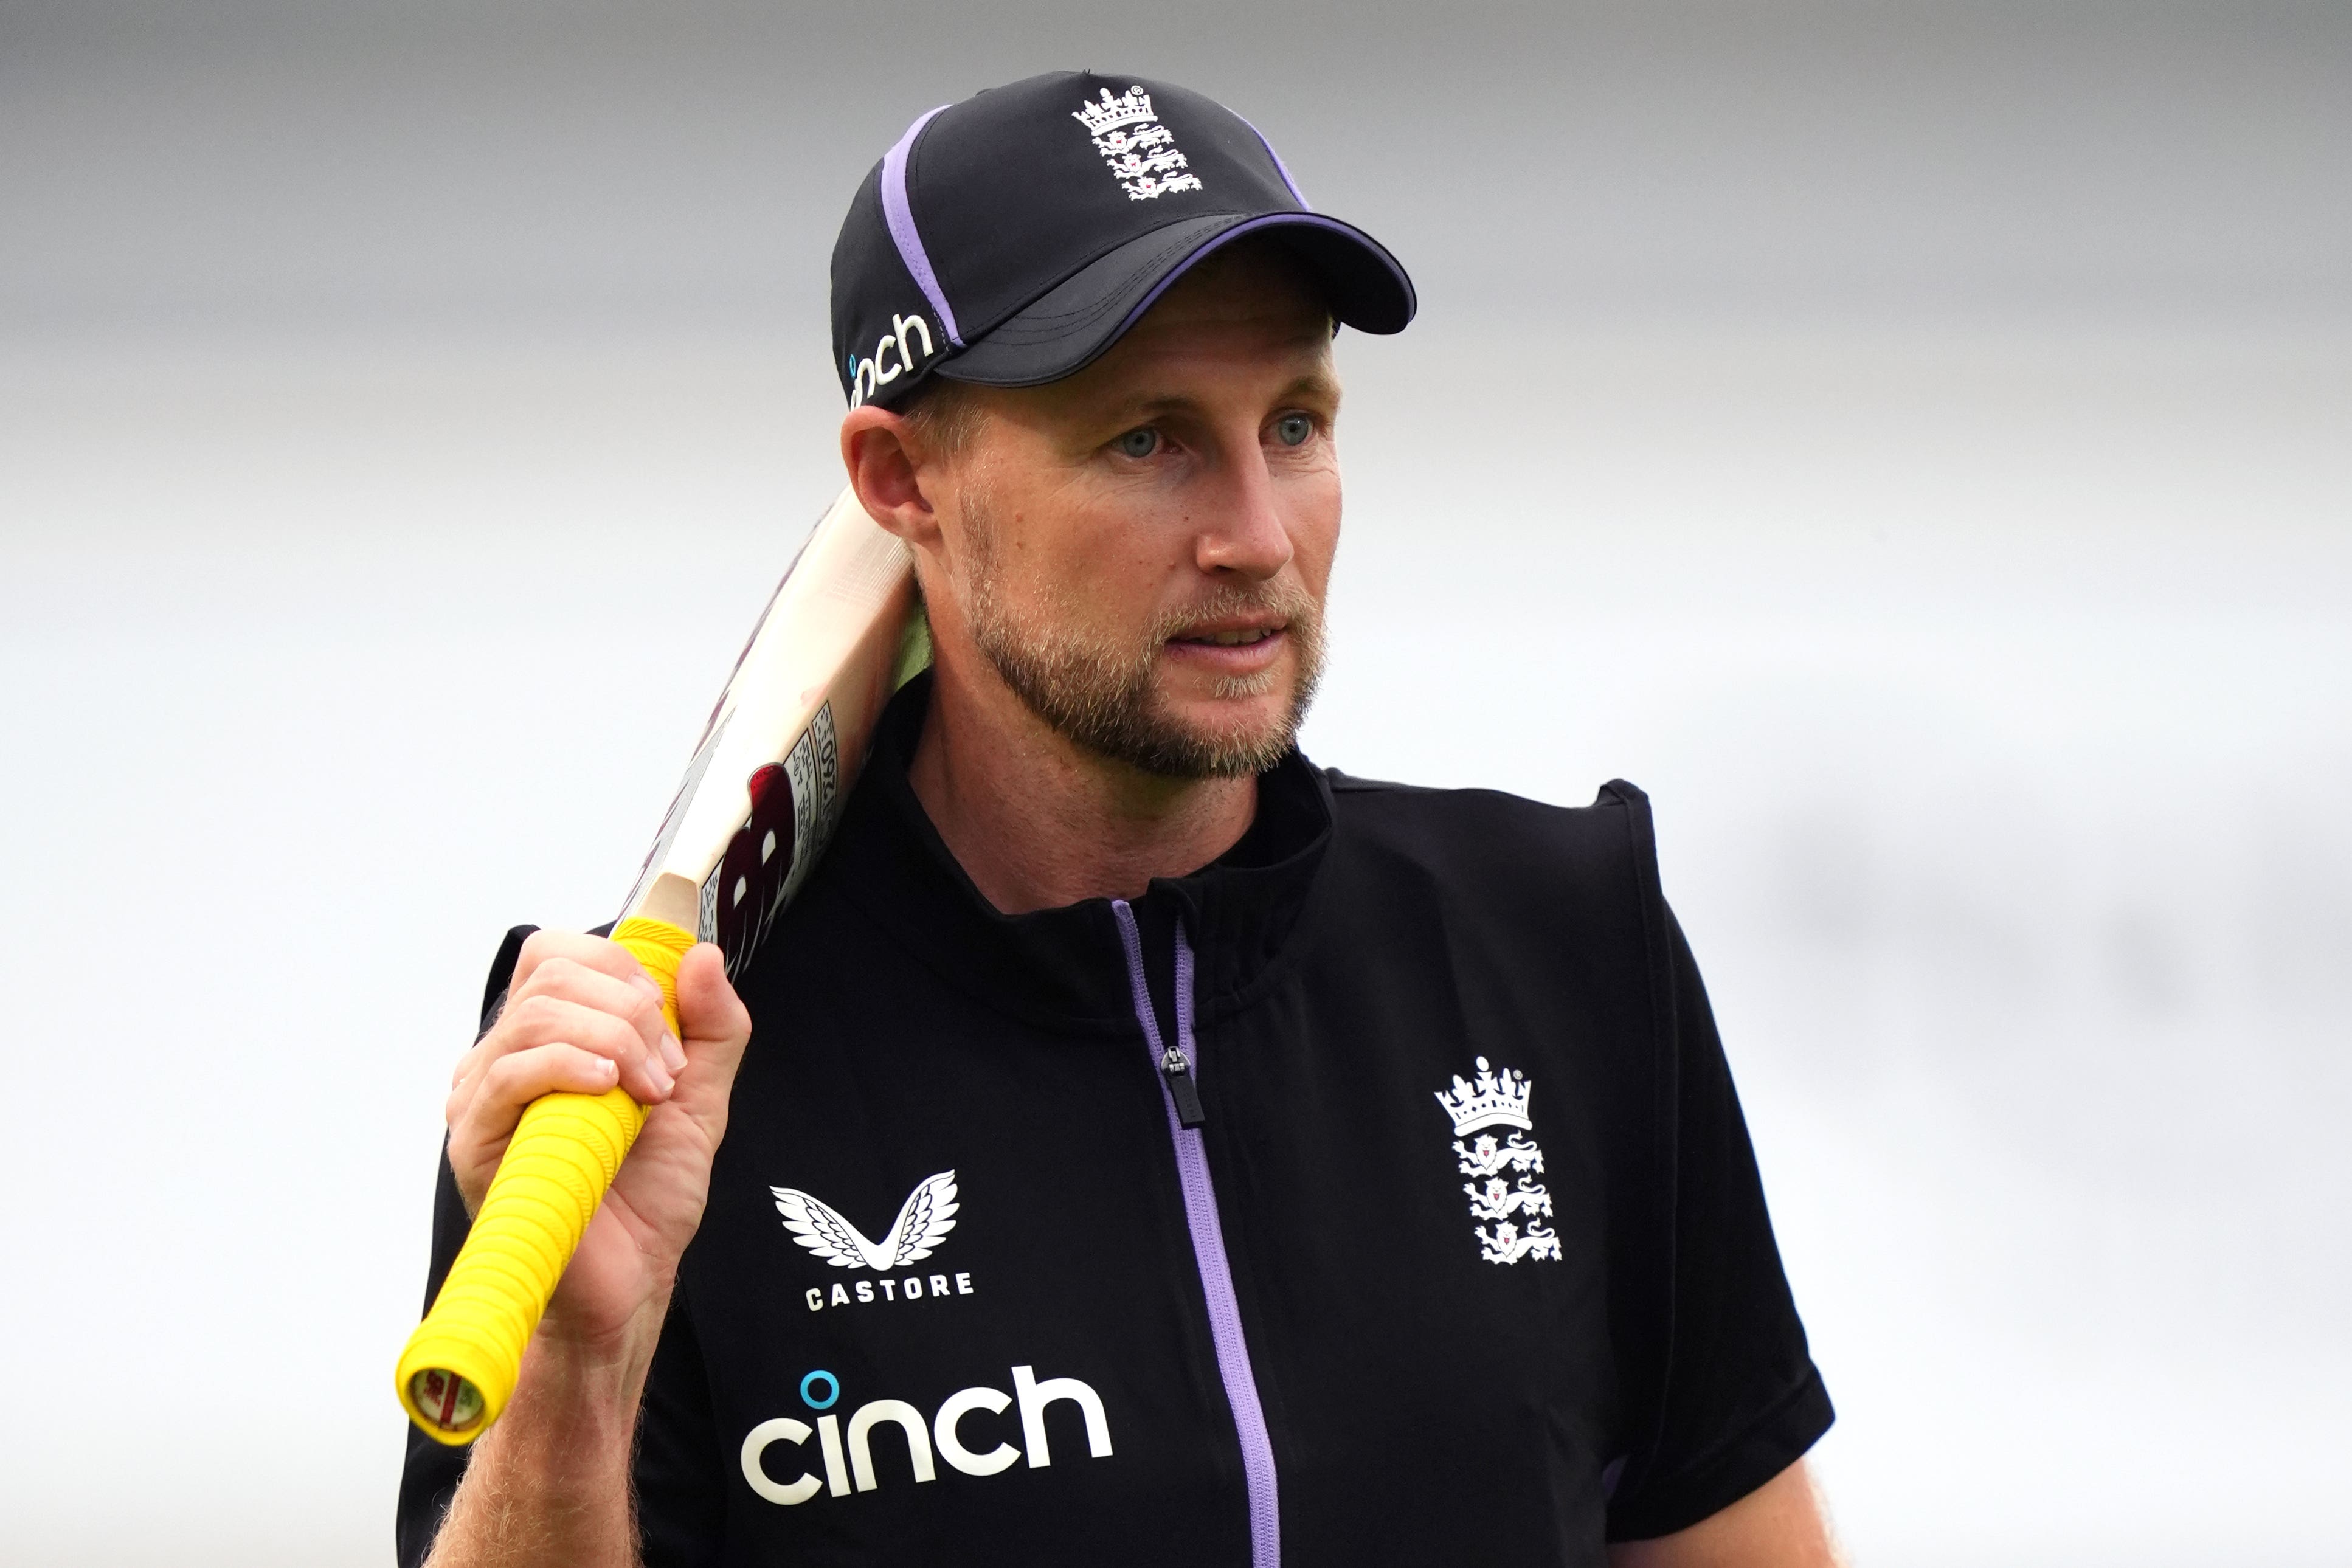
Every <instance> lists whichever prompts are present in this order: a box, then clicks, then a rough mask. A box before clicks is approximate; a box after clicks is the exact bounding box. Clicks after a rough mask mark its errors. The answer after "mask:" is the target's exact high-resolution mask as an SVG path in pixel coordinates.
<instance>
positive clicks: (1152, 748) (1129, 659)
mask: <svg viewBox="0 0 2352 1568" xmlns="http://www.w3.org/2000/svg"><path fill="white" fill-rule="evenodd" d="M978 490H979V486H967V487H966V489H965V492H964V494H963V496H962V497H961V499H962V511H963V517H964V525H965V528H964V532H965V538H966V542H967V546H968V548H969V549H970V551H971V556H970V566H969V568H968V569H967V570H966V571H965V572H964V573H963V577H964V592H965V613H966V615H967V616H968V617H969V619H970V621H971V633H972V641H973V642H974V643H976V644H978V646H979V648H980V651H981V653H982V654H984V655H985V656H986V657H987V659H988V662H989V663H990V664H993V665H994V666H995V667H996V673H997V674H999V675H1002V676H1003V679H1004V684H1005V685H1008V686H1010V687H1011V688H1013V695H1016V696H1018V697H1019V698H1020V699H1021V700H1022V702H1023V703H1024V705H1026V706H1027V707H1028V709H1029V711H1030V712H1032V713H1034V714H1035V715H1036V716H1038V717H1039V718H1041V719H1043V720H1044V721H1045V724H1046V725H1047V726H1048V727H1050V728H1052V729H1053V730H1054V732H1055V734H1057V735H1060V736H1061V737H1064V738H1065V739H1066V740H1068V741H1070V742H1072V743H1073V744H1075V745H1076V746H1079V747H1084V748H1085V749H1087V750H1088V751H1091V752H1094V753H1095V754H1096V755H1097V756H1099V757H1105V758H1109V759H1111V760H1112V761H1114V762H1124V763H1126V764H1127V765H1128V766H1129V767H1130V768H1139V769H1141V770H1142V771H1143V772H1146V773H1150V774H1153V775H1155V776H1157V777H1160V778H1162V779H1237V778H1241V777H1244V776H1245V775H1249V774H1254V773H1263V772H1265V770H1266V769H1267V768H1272V767H1273V766H1274V765H1275V764H1276V763H1277V762H1280V761H1281V760H1282V759H1283V758H1285V757H1286V756H1287V755H1289V752H1290V749H1291V747H1293V746H1294V745H1295V744H1297V738H1298V727H1299V725H1300V724H1301V723H1302V722H1303V721H1304V720H1305V719H1306V717H1307V705H1308V704H1309V703H1311V702H1313V701H1314V698H1315V686H1316V683H1317V682H1318V681H1319V680H1320V679H1321V678H1322V674H1323V612H1322V606H1321V605H1319V604H1318V603H1317V602H1316V601H1315V599H1314V597H1313V596H1312V595H1311V594H1309V593H1308V592H1307V589H1306V587H1305V586H1304V585H1303V584H1301V583H1300V582H1299V581H1298V580H1297V579H1296V578H1295V577H1294V578H1290V579H1286V580H1282V581H1280V582H1278V583H1264V584H1257V585H1254V586H1252V587H1248V588H1244V587H1239V586H1236V585H1233V584H1227V585H1224V586H1223V587H1220V588H1217V589H1215V590H1214V591H1211V592H1210V593H1208V594H1206V595H1204V596H1203V597H1202V598H1201V599H1200V600H1199V601H1196V602H1194V603H1192V604H1190V605H1187V606H1185V607H1184V608H1183V609H1182V610H1181V611H1180V612H1171V613H1170V614H1167V615H1163V616H1161V617H1160V619H1159V620H1157V621H1155V622H1153V623H1152V624H1150V626H1147V627H1145V628H1143V629H1142V630H1141V631H1139V632H1136V633H1134V634H1133V635H1132V636H1130V637H1127V638H1120V637H1118V636H1114V635H1111V634H1108V633H1099V632H1093V631H1090V630H1087V629H1086V628H1085V627H1084V624H1083V618H1082V617H1083V612H1082V611H1081V609H1080V606H1079V603H1078V601H1077V599H1076V596H1075V595H1072V594H1068V593H1065V592H1061V591H1056V592H1055V593H1054V594H1053V595H1052V596H1051V597H1050V598H1049V599H1048V601H1047V602H1046V607H1045V614H1044V615H1043V616H1041V617H1040V620H1041V621H1042V622H1044V623H1043V624H1038V625H1025V624H1023V623H1022V622H1021V620H1020V619H1019V618H1018V617H1016V616H1015V615H1014V613H1013V611H1012V609H1011V607H1010V606H1008V605H1007V604H1006V603H1005V601H1004V597H1003V592H1002V591H1001V584H1000V583H999V581H998V579H997V561H996V556H995V548H994V547H995V538H994V531H995V530H994V517H993V514H992V512H991V511H990V509H989V505H988V502H987V500H986V498H985V497H983V496H982V495H980V494H978ZM1252 613H1261V614H1272V615H1276V616H1280V617H1282V618H1283V620H1284V621H1285V622H1286V626H1285V628H1284V635H1285V636H1286V638H1288V639H1289V642H1290V645H1291V648H1292V650H1293V652H1294V653H1295V655H1296V657H1297V672H1298V673H1297V681H1296V683H1295V684H1294V685H1293V686H1292V688H1291V693H1290V702H1289V704H1288V706H1286V708H1285V710H1284V711H1283V713H1282V715H1281V716H1280V717H1279V718H1277V719H1276V720H1275V721H1274V722H1272V723H1269V724H1263V725H1255V726H1244V725H1239V724H1236V725H1234V726H1231V727H1224V728H1221V729H1212V730H1202V729H1197V728H1193V727H1190V726H1188V725H1186V724H1185V723H1184V722H1183V721H1182V720H1181V719H1180V718H1178V717H1177V716H1175V715H1174V714H1172V713H1170V712H1168V711H1167V709H1166V707H1165V706H1164V705H1162V704H1161V703H1160V700H1159V697H1158V695H1157V694H1155V693H1154V691H1153V690H1152V685H1151V673H1152V669H1153V667H1154V666H1155V664H1157V662H1158V660H1159V657H1160V649H1161V648H1163V647H1164V646H1166V644H1167V643H1168V640H1169V639H1170V638H1171V637H1173V636H1175V635H1177V634H1178V633H1179V632H1182V631H1183V630H1185V628H1187V627H1189V626H1196V625H1198V624H1200V623H1201V622H1203V621H1210V620H1214V619H1217V618H1220V617H1223V616H1229V615H1245V614H1252ZM1281 678H1282V677H1281V672H1280V669H1279V666H1277V667H1276V668H1274V669H1269V670H1265V671H1262V672H1260V673H1259V674H1255V675H1249V676H1244V677H1241V678H1238V679H1235V678H1230V677H1229V678H1227V679H1224V680H1222V681H1220V682H1219V683H1218V684H1217V687H1216V694H1215V695H1217V696H1219V697H1233V698H1241V697H1255V696H1263V695H1265V694H1266V693H1267V692H1269V691H1271V690H1272V689H1273V687H1274V684H1275V682H1276V681H1278V680H1280V679H1281Z"/></svg>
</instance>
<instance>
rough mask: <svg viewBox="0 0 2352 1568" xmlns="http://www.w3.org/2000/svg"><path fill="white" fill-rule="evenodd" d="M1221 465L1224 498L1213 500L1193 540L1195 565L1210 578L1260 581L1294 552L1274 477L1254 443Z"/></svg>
mask: <svg viewBox="0 0 2352 1568" xmlns="http://www.w3.org/2000/svg"><path fill="white" fill-rule="evenodd" d="M1253 434H1255V433H1253ZM1221 466H1222V467H1223V471H1224V474H1225V476H1226V477H1227V481H1228V483H1227V486H1226V489H1227V494H1225V495H1223V496H1221V497H1217V502H1218V503H1219V504H1217V505H1216V506H1214V507H1212V508H1211V514H1210V517H1209V520H1208V522H1207V524H1206V526H1205V527H1203V528H1202V529H1201V532H1200V534H1199V536H1198V537H1197V538H1195V539H1194V540H1193V549H1192V559H1193V564H1194V565H1196V566H1198V567H1199V568H1200V569H1201V570H1202V571H1204V572H1208V573H1210V574H1211V575H1213V576H1214V575H1219V574H1223V573H1225V572H1232V573H1234V574H1236V575H1238V576H1241V577H1246V578H1248V579H1250V580H1252V581H1254V582H1263V581H1265V580H1267V579H1269V578H1271V577H1273V576H1274V575H1275V574H1276V573H1277V572H1279V571H1280V570H1282V569H1283V568H1284V567H1286V566H1288V565H1289V564H1290V559H1291V557H1292V555H1294V554H1295V553H1296V551H1295V550H1294V549H1293V547H1292V544H1291V540H1290V529H1289V528H1288V526H1287V525H1286V522H1285V520H1284V517H1283V513H1282V507H1281V504H1280V496H1279V493H1278V491H1277V489H1276V485H1275V483H1274V476H1273V474H1272V473H1271V472H1270V471H1269V470H1268V469H1267V466H1266V461H1265V452H1264V451H1263V450H1261V449H1260V448H1259V446H1258V444H1257V442H1256V441H1255V439H1253V440H1252V441H1251V442H1250V443H1249V444H1248V447H1247V449H1246V451H1245V452H1244V454H1243V455H1241V456H1240V457H1239V458H1238V459H1237V460H1236V461H1234V462H1232V463H1228V464H1224V465H1221Z"/></svg>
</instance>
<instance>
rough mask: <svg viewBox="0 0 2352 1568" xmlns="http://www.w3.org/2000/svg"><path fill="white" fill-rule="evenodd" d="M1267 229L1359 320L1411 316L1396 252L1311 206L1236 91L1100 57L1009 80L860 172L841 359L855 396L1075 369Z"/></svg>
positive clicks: (845, 247)
mask: <svg viewBox="0 0 2352 1568" xmlns="http://www.w3.org/2000/svg"><path fill="white" fill-rule="evenodd" d="M1253 234H1266V235H1270V236H1272V237H1274V238H1276V239H1277V240H1278V241H1279V242H1280V243H1281V244H1283V245H1284V246H1286V247H1288V248H1289V249H1290V250H1291V251H1292V252H1293V253H1294V254H1296V255H1297V257H1298V259H1299V260H1300V261H1301V262H1302V263H1303V264H1304V265H1305V266H1306V267H1307V269H1308V271H1309V272H1310V273H1311V274H1312V275H1313V276H1314V277H1315V278H1316V280H1317V281H1318V283H1319V284H1320V285H1321V287H1322V289H1323V293H1324V297H1325V298H1326V300H1327V301H1328V304H1329V305H1330V308H1331V313H1332V314H1333V315H1334V316H1335V317H1337V318H1338V319H1339V321H1341V322H1342V323H1344V324H1346V325H1348V326H1350V327H1354V328H1357V329H1360V330H1362V331H1366V332H1400V331H1402V330H1403V329H1404V327H1405V324H1406V323H1407V322H1409V321H1411V320H1412V314H1413V308H1414V300H1413V292H1412V279H1411V278H1410V277H1406V276H1405V270H1404V268H1403V267H1402V266H1401V265H1399V263H1398V261H1397V259H1396V257H1394V256H1391V255H1390V254H1389V253H1388V251H1387V249H1386V248H1385V247H1383V246H1381V243H1380V242H1379V241H1378V240H1376V239H1374V238H1372V236H1371V235H1368V234H1366V233H1364V232H1363V230H1361V229H1360V228H1357V227H1355V226H1354V225H1351V224H1345V223H1341V222H1340V221H1339V219H1337V218H1333V217H1327V216H1325V215H1324V214H1321V213H1318V212H1316V211H1314V210H1313V209H1312V208H1310V207H1309V206H1308V205H1307V198H1306V197H1305V196H1303V195H1301V194H1299V192H1298V186H1297V183H1294V182H1293V181H1292V180H1291V178H1290V172H1289V171H1288V170H1287V169H1286V168H1284V167H1283V163H1282V160H1281V158H1280V157H1279V156H1277V155H1276V152H1275V151H1274V148H1273V147H1272V145H1271V144H1269V143H1268V142H1267V141H1266V140H1265V137H1263V136H1261V135H1259V134H1258V131H1257V129H1256V128H1255V126H1253V125H1251V124H1250V122H1249V121H1248V120H1244V119H1243V118H1242V117H1241V116H1240V115H1238V114H1235V113H1234V111H1233V110H1229V109H1227V108H1225V107H1224V106H1223V104H1220V103H1217V102H1215V101H1213V100H1212V99H1206V98H1203V97H1202V96H1201V95H1200V94H1199V93H1196V92H1188V91H1187V90H1185V89H1182V88H1181V87H1171V86H1170V85H1169V84H1168V83H1166V82H1155V81H1147V80H1145V79H1143V78H1139V77H1130V76H1102V75H1098V74H1097V73H1095V72H1091V71H1056V72H1054V73H1052V74H1051V75H1047V76H1036V77H1031V78H1027V79H1026V80H1024V81H1017V82H1014V83H1013V84H1011V85H1010V86H1008V87H1000V88H993V89H990V90H988V91H986V92H982V93H981V94H979V95H977V96H976V97H972V98H968V99H964V100H963V101H962V102H961V103H952V104H948V105H946V106H945V107H943V108H940V109H935V110H931V111H930V112H929V113H928V114H926V115H923V116H922V117H921V118H919V120H916V121H915V122H914V124H912V125H910V126H908V128H907V133H906V134H905V135H904V136H901V137H900V138H898V145H897V146H895V147H893V148H891V149H890V151H889V152H888V153H887V155H886V156H884V158H883V160H882V161H881V162H879V163H877V164H876V165H875V166H874V169H873V172H870V173H868V174H867V175H866V183H864V184H863V185H861V186H859V187H858V190H857V195H856V199H855V200H854V201H852V202H851V203H850V205H849V215H848V217H847V218H845V220H843V223H842V225H841V236H840V238H839V239H837V240H836V241H835V243H834V247H833V353H834V370H835V373H836V374H838V375H839V376H840V377H841V385H842V390H843V392H845V393H846V394H847V396H848V398H849V401H850V403H851V405H852V406H853V407H854V406H856V404H859V403H862V402H878V403H881V404H884V405H886V406H887V405H890V404H894V403H899V402H904V401H905V400H906V398H907V397H908V394H909V393H910V392H913V391H914V389H915V388H917V387H918V386H919V385H921V384H923V383H924V382H927V381H929V378H930V377H932V376H934V375H938V376H944V377H946V378H948V379H949V380H950V381H959V382H980V383H982V384H984V385H988V386H1007V387H1020V386H1036V385H1039V384H1041V383H1043V382H1054V381H1059V380H1061V379H1062V378H1063V377H1064V376H1066V375H1069V374H1071V373H1072V372H1074V371H1078V370H1080V369H1082V368H1084V367H1085V366H1086V365H1087V364H1088V363H1089V362H1091V361H1093V360H1094V359H1095V358H1096V357H1097V356H1098V355H1100V354H1101V353H1102V352H1103V350H1106V349H1108V348H1109V347H1110V346H1111V345H1112V344H1113V343H1115V342H1117V341H1118V339H1119V336H1120V335H1121V334H1122V333H1124V332H1125V331H1126V330H1127V329H1129V327H1131V326H1133V325H1134V324H1135V323H1136V322H1137V321H1138V320H1139V319H1141V318H1142V316H1143V313H1144V312H1145V311H1147V310H1149V309H1150V308H1151V306H1152V304H1153V303H1154V302H1155V301H1156V300H1158V299H1159V298H1160V295H1161V294H1162V293H1164V292H1165V291H1166V290H1167V288H1168V286H1169V285H1170V284H1171V283H1173V282H1174V281H1175V280H1176V279H1177V278H1179V277H1182V276H1183V274H1184V272H1185V270H1186V269H1187V268H1189V267H1192V264H1193V263H1195V262H1197V261H1199V260H1200V259H1201V258H1202V256H1207V255H1209V254H1210V253H1211V252H1213V251H1214V250H1216V249H1217V248H1218V247H1219V246H1223V245H1226V244H1229V243H1230V242H1232V241H1234V240H1236V239H1239V238H1241V237H1242V236H1243V235H1253Z"/></svg>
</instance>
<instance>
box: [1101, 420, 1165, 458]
mask: <svg viewBox="0 0 2352 1568" xmlns="http://www.w3.org/2000/svg"><path fill="white" fill-rule="evenodd" d="M1111 444H1112V445H1113V446H1115V447H1117V448H1118V455H1120V456H1122V457H1135V458H1143V457H1149V456H1150V455H1152V454H1153V453H1155V452H1157V451H1159V450H1160V433H1159V432H1158V431H1156V430H1153V429H1151V428H1150V427H1149V426H1146V427H1144V428H1143V429H1141V430H1130V431H1129V432H1128V433H1127V434H1125V435H1122V436H1120V437H1119V438H1118V440H1117V441H1114V442H1112V443H1111Z"/></svg>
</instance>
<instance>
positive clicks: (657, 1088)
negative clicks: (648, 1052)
mask: <svg viewBox="0 0 2352 1568" xmlns="http://www.w3.org/2000/svg"><path fill="white" fill-rule="evenodd" d="M646 1077H648V1078H650V1079H652V1080H653V1081H654V1092H656V1093H657V1094H659V1095H660V1096H661V1097H662V1098H663V1099H665V1100H667V1099H668V1098H669V1092H670V1091H671V1090H672V1089H675V1088H677V1080H676V1079H674V1078H672V1077H671V1076H670V1075H669V1074H668V1073H667V1072H665V1071H662V1064H661V1063H660V1062H658V1061H648V1062H646Z"/></svg>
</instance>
